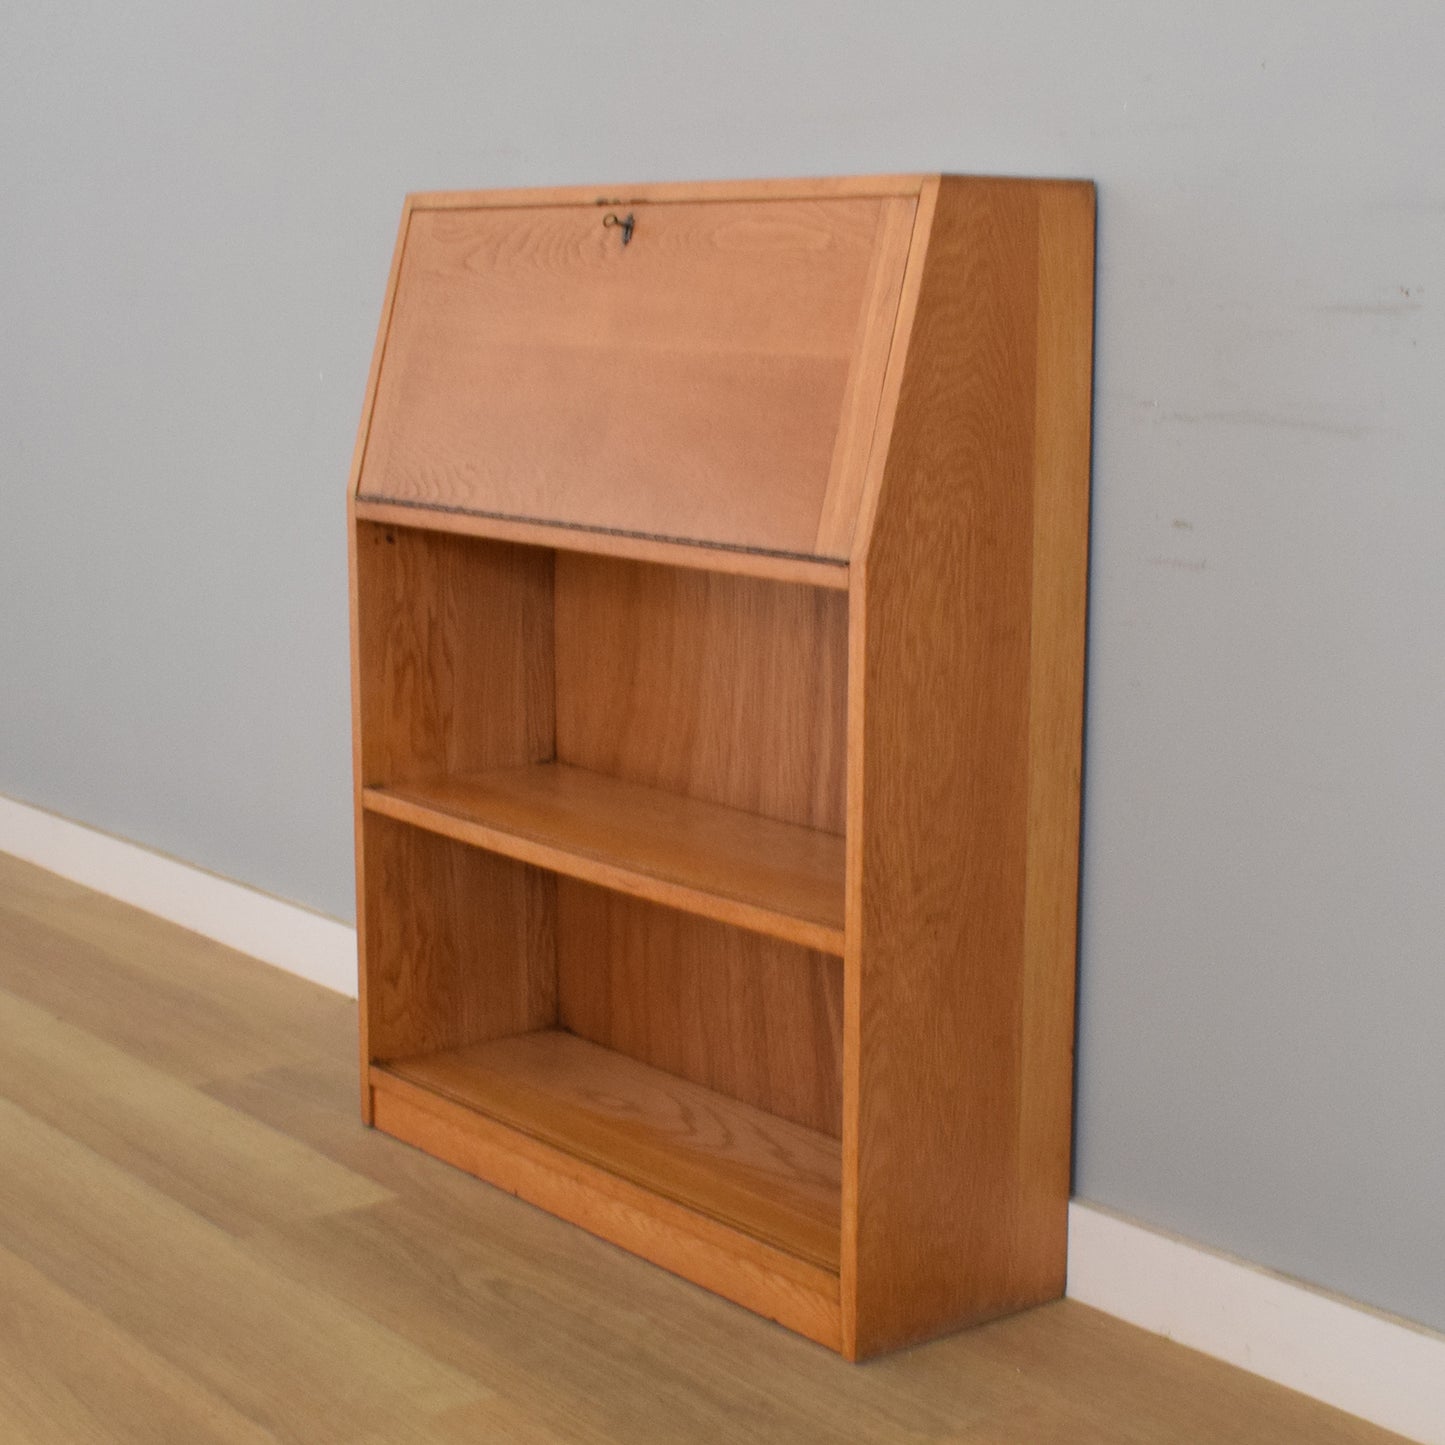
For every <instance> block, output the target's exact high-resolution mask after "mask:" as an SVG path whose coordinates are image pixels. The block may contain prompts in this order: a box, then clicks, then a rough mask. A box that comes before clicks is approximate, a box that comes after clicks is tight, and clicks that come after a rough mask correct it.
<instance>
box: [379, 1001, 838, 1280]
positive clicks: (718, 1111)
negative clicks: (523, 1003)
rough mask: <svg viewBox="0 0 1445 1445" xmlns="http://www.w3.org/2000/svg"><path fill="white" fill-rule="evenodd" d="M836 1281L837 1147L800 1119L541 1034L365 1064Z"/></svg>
mask: <svg viewBox="0 0 1445 1445" xmlns="http://www.w3.org/2000/svg"><path fill="white" fill-rule="evenodd" d="M397 1080H400V1081H402V1083H403V1084H410V1085H413V1086H415V1087H417V1088H420V1089H422V1090H425V1091H427V1092H428V1093H430V1094H433V1095H436V1096H439V1097H441V1098H443V1099H447V1100H450V1101H452V1102H453V1103H456V1104H461V1105H464V1106H465V1107H466V1108H467V1109H470V1110H473V1111H475V1112H476V1113H478V1114H483V1115H485V1116H487V1117H488V1118H490V1119H494V1120H496V1121H498V1122H500V1123H502V1124H505V1125H506V1126H507V1127H509V1128H511V1129H515V1130H517V1131H519V1132H521V1133H522V1134H525V1135H527V1136H528V1137H530V1138H533V1139H538V1140H541V1141H542V1142H543V1143H545V1144H549V1145H552V1146H553V1147H554V1148H558V1149H561V1150H563V1151H564V1152H566V1153H567V1154H570V1155H572V1156H574V1157H575V1158H577V1159H581V1160H583V1161H585V1162H586V1163H588V1164H591V1165H593V1166H595V1167H598V1168H601V1169H604V1170H606V1171H607V1172H609V1173H611V1174H616V1175H618V1176H620V1177H622V1178H623V1179H627V1180H629V1181H631V1182H632V1183H633V1184H637V1185H640V1186H642V1187H643V1188H644V1189H646V1190H649V1191H651V1192H652V1193H655V1194H658V1195H661V1196H662V1197H664V1198H666V1199H671V1200H673V1201H675V1202H676V1203H678V1204H682V1205H684V1206H686V1207H687V1208H689V1209H693V1210H696V1211H698V1212H699V1213H701V1214H703V1215H706V1216H707V1217H709V1218H711V1219H714V1220H717V1221H719V1222H721V1223H723V1224H725V1225H727V1226H729V1227H731V1228H733V1229H737V1230H740V1231H741V1232H743V1233H744V1234H747V1235H749V1236H751V1237H753V1238H754V1239H758V1240H761V1241H763V1242H764V1243H766V1244H769V1245H772V1246H773V1247H775V1248H777V1249H780V1250H782V1251H783V1252H785V1253H786V1254H789V1255H792V1256H795V1257H796V1258H798V1259H801V1260H804V1261H806V1262H808V1263H810V1264H814V1265H818V1266H821V1267H822V1268H824V1269H826V1270H828V1271H830V1272H833V1273H836V1272H837V1270H838V1258H839V1211H840V1207H841V1185H840V1177H841V1173H840V1171H841V1146H840V1145H839V1142H838V1140H836V1139H832V1138H830V1137H829V1136H828V1135H826V1134H821V1133H819V1132H817V1131H816V1130H813V1129H806V1128H804V1127H803V1126H802V1125H800V1124H793V1123H789V1122H788V1121H787V1120H785V1119H779V1118H776V1117H775V1116H773V1115H771V1114H767V1113H764V1112H763V1111H762V1110H760V1109H754V1108H752V1107H750V1106H749V1105H747V1104H741V1103H738V1102H737V1101H736V1100H734V1099H729V1098H727V1097H726V1096H724V1095H722V1094H718V1093H714V1092H713V1091H712V1090H711V1089H705V1088H702V1087H701V1086H700V1085H698V1084H692V1083H688V1082H687V1081H686V1080H684V1079H678V1078H674V1077H673V1076H672V1075H670V1074H665V1073H663V1072H661V1071H660V1070H658V1069H652V1068H648V1067H647V1066H646V1065H645V1064H639V1063H636V1062H634V1061H633V1060H631V1059H628V1058H625V1057H624V1056H623V1055H621V1054H616V1053H613V1052H612V1051H611V1050H609V1049H604V1048H599V1047H598V1046H597V1045H596V1044H591V1043H588V1042H586V1041H585V1040H583V1039H579V1038H577V1037H575V1036H574V1035H572V1034H568V1033H563V1032H561V1031H559V1030H554V1029H547V1030H543V1031H540V1032H536V1033H528V1034H521V1035H518V1036H514V1037H512V1038H506V1039H497V1040H494V1041H493V1042H491V1043H485V1044H473V1045H470V1046H468V1047H466V1048H460V1049H449V1050H446V1051H445V1052H441V1053H435V1054H429V1055H424V1056H422V1057H420V1058H412V1059H403V1060H399V1061H395V1062H391V1063H387V1064H377V1065H373V1066H372V1069H371V1082H372V1085H373V1087H374V1088H375V1089H376V1090H377V1091H378V1092H384V1091H385V1090H387V1089H388V1088H394V1087H395V1081H397Z"/></svg>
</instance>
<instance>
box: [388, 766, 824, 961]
mask: <svg viewBox="0 0 1445 1445" xmlns="http://www.w3.org/2000/svg"><path fill="white" fill-rule="evenodd" d="M362 801H363V805H364V807H365V808H366V809H367V811H369V812H372V813H378V814H382V815H384V816H386V817H389V818H393V819H395V820H396V821H398V822H401V823H406V824H410V825H412V826H413V827H418V828H423V829H425V830H427V831H429V832H432V833H437V834H440V835H441V836H443V837H447V838H452V839H455V840H456V841H458V842H461V843H467V844H470V845H472V846H474V847H479V848H484V849H486V850H488V851H490V852H493V853H499V854H501V855H503V856H505V857H508V858H515V859H517V860H518V861H520V862H523V863H530V864H533V865H535V866H537V867H541V868H547V869H550V870H552V871H553V872H557V873H562V874H565V875H567V876H568V877H572V878H578V879H581V880H582V881H584V882H587V883H595V884H598V885H600V886H602V887H604V888H610V889H613V890H615V891H617V892H621V893H627V894H631V895H632V896H634V897H638V898H644V899H647V900H649V901H650V902H653V903H661V904H664V905H666V906H668V907H672V908H677V909H681V910H682V911H684V912H688V913H695V914H698V915H700V916H702V917H704V918H711V919H716V920H717V921H719V922H721V923H730V924H733V925H735V926H737V927H739V928H746V929H751V930H752V931H754V932H757V933H762V934H766V935H768V936H769V937H773V938H779V939H783V940H785V941H787V942H789V943H796V944H800V945H802V946H803V947H806V948H813V949H817V950H819V951H821V952H824V953H831V954H835V955H841V954H842V952H843V896H844V881H843V880H844V849H843V839H842V838H841V837H840V836H839V835H838V834H836V833H828V832H824V831H822V830H820V829H816V828H805V827H801V826H799V825H798V824H795V823H784V822H780V821H778V820H777V819H774V818H766V817H762V816H760V815H758V814H754V813H746V812H743V811H741V810H739V809H737V808H729V807H724V806H722V805H720V804H718V803H710V802H705V801H703V800H701V799H698V798H690V797H686V796H683V795H681V794H677V793H670V792H666V791H664V790H662V789H658V788H648V787H642V786H639V785H638V784H635V783H629V782H624V781H622V780H621V779H618V778H613V777H609V776H606V775H604V774H601V773H594V772H590V771H588V770H586V769H583V768H575V767H571V766H568V765H567V764H565V763H533V764H530V765H527V766H525V767H515V768H499V769H495V770H493V771H490V772H484V773H475V774H470V775H467V776H463V777H444V778H434V779H429V780H425V781H420V782H408V783H399V784H394V785H392V786H389V787H384V788H382V787H368V788H365V789H363V791H362Z"/></svg>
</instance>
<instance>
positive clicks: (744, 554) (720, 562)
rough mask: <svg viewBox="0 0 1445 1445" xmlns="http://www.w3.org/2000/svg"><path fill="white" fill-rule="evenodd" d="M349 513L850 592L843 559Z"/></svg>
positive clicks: (457, 519)
mask: <svg viewBox="0 0 1445 1445" xmlns="http://www.w3.org/2000/svg"><path fill="white" fill-rule="evenodd" d="M351 510H352V513H353V516H354V518H355V520H357V521H362V522H384V523H386V524H387V525H389V526H393V527H417V528H424V529H425V530H427V531H432V532H447V533H449V534H451V535H452V536H457V537H487V538H491V539H493V540H496V541H501V542H520V543H522V544H523V545H525V546H531V547H557V548H560V549H561V550H563V551H569V552H583V553H587V554H589V555H591V556H598V557H629V558H631V559H633V560H634V561H638V562H660V563H663V564H664V565H665V566H668V567H689V568H693V569H697V570H700V571H704V572H724V573H730V574H732V575H734V576H738V577H765V578H767V579H768V580H770V581H774V582H806V583H808V584H809V585H811V586H813V587H831V588H834V589H835V590H837V591H839V592H846V591H847V590H848V563H847V561H846V560H844V559H841V558H819V557H785V556H782V555H781V554H775V553H772V552H749V551H748V550H747V549H746V548H742V547H710V546H708V545H706V544H705V543H702V542H688V541H679V542H669V541H662V540H660V539H658V538H656V537H635V536H630V535H628V534H626V533H623V532H603V531H599V530H598V529H597V528H595V527H570V526H562V525H559V524H557V523H552V522H518V521H515V520H513V519H510V518H507V517H485V516H481V515H479V514H478V513H476V512H454V511H449V510H448V509H446V508H444V507H431V506H418V505H414V504H411V505H409V504H406V503H400V502H368V501H359V502H352V504H351Z"/></svg>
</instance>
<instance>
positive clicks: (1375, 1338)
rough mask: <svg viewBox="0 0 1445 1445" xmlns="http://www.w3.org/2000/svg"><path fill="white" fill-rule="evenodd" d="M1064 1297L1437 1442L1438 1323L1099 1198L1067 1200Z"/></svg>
mask: <svg viewBox="0 0 1445 1445" xmlns="http://www.w3.org/2000/svg"><path fill="white" fill-rule="evenodd" d="M1068 1294H1069V1298H1070V1299H1076V1300H1078V1301H1079V1302H1080V1303H1081V1304H1086V1305H1092V1306H1093V1307H1094V1308H1095V1309H1099V1310H1103V1311H1104V1313H1105V1314H1110V1315H1115V1316H1117V1317H1118V1318H1119V1319H1121V1320H1127V1321H1128V1322H1129V1323H1130V1324H1134V1325H1139V1326H1140V1327H1141V1328H1143V1329H1146V1330H1148V1331H1150V1332H1151V1333H1152V1334H1156V1335H1163V1336H1165V1338H1166V1339H1171V1340H1177V1341H1178V1342H1179V1343H1180V1344H1181V1345H1188V1346H1189V1348H1190V1349H1193V1350H1198V1351H1200V1353H1201V1354H1206V1355H1212V1356H1214V1358H1215V1359H1217V1360H1224V1361H1225V1362H1226V1363H1228V1364H1231V1365H1237V1366H1239V1368H1240V1369H1242V1370H1248V1371H1249V1372H1250V1373H1251V1374H1254V1375H1262V1376H1263V1377H1264V1378H1265V1379H1266V1380H1273V1381H1274V1382H1275V1383H1276V1384H1280V1385H1285V1386H1287V1387H1288V1388H1289V1389H1291V1390H1298V1391H1299V1392H1300V1393H1301V1394H1304V1395H1312V1396H1313V1397H1314V1398H1315V1399H1317V1400H1322V1401H1323V1402H1324V1403H1325V1404H1327V1405H1333V1406H1335V1408H1336V1409H1339V1410H1344V1411H1346V1412H1348V1413H1349V1414H1351V1415H1358V1416H1360V1418H1361V1419H1364V1420H1368V1421H1370V1422H1371V1423H1372V1424H1375V1425H1380V1426H1383V1427H1384V1428H1385V1429H1387V1430H1394V1431H1395V1432H1397V1433H1398V1434H1400V1435H1404V1436H1405V1437H1406V1438H1407V1439H1410V1440H1418V1441H1422V1442H1425V1445H1445V1335H1440V1334H1436V1333H1435V1332H1434V1331H1433V1330H1427V1329H1425V1328H1424V1327H1423V1326H1420V1325H1415V1324H1412V1323H1410V1322H1409V1321H1408V1320H1402V1319H1399V1318H1397V1317H1396V1316H1393V1315H1387V1314H1383V1313H1381V1312H1379V1311H1376V1310H1372V1309H1370V1308H1368V1307H1367V1306H1365V1305H1361V1304H1357V1303H1355V1301H1353V1300H1348V1299H1344V1298H1342V1297H1341V1296H1339V1295H1332V1294H1328V1293H1326V1292H1325V1291H1323V1290H1317V1289H1314V1288H1312V1287H1311V1286H1310V1285H1307V1284H1302V1283H1301V1282H1300V1281H1299V1280H1295V1279H1289V1278H1287V1277H1285V1276H1284V1275H1279V1274H1275V1273H1273V1272H1272V1271H1270V1270H1267V1269H1261V1268H1260V1267H1259V1266H1258V1265H1253V1264H1249V1263H1247V1262H1246V1261H1244V1260H1240V1259H1235V1258H1232V1257H1231V1256H1229V1255H1226V1254H1221V1253H1217V1252H1216V1251H1214V1250H1211V1249H1206V1248H1205V1247H1204V1246H1203V1245H1199V1244H1194V1243H1192V1242H1191V1241H1189V1240H1184V1239H1178V1238H1175V1237H1174V1236H1172V1235H1169V1234H1163V1233H1160V1232H1159V1231H1157V1230H1153V1229H1149V1228H1146V1227H1145V1226H1144V1225H1141V1224H1136V1223H1135V1222H1134V1221H1132V1220H1128V1219H1124V1218H1121V1217H1120V1216H1119V1215H1117V1214H1113V1213H1111V1212H1109V1211H1108V1210H1104V1209H1100V1208H1098V1207H1097V1206H1096V1205H1092V1204H1085V1203H1083V1202H1082V1201H1080V1200H1077V1199H1076V1200H1074V1202H1073V1203H1072V1204H1070V1205H1069V1283H1068Z"/></svg>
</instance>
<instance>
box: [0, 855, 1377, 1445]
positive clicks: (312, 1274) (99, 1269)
mask: <svg viewBox="0 0 1445 1445" xmlns="http://www.w3.org/2000/svg"><path fill="white" fill-rule="evenodd" d="M355 1030H356V1014H355V1005H354V1004H352V1003H350V1002H349V1001H348V1000H345V999H342V998H339V997H337V996H336V995H333V994H329V993H327V992H326V991H325V990H323V989H320V988H318V987H316V986H314V985H312V984H308V983H305V982H302V981H301V980H298V979H294V978H291V977H288V976H287V975H284V974H282V973H280V972H278V971H277V970H275V969H271V968H268V967H266V966H265V965H264V964H260V963H256V962H254V961H253V960H250V959H247V958H244V957H242V956H241V955H239V954H236V953H233V952H231V951H229V950H227V949H224V948H222V947H220V946H219V945H217V944H214V943H210V942H207V941H206V940H204V939H201V938H198V937H196V936H195V935H194V934H189V933H186V932H185V931H184V930H182V929H179V928H176V927H174V926H172V925H170V924H167V923H163V922H161V921H159V920H157V919H154V918H151V917H149V916H147V915H145V914H143V913H140V912H138V911H137V910H135V909H131V908H128V907H126V906H124V905H123V904H119V903H116V902H114V901H112V900H110V899H106V898H103V897H101V896H100V895H98V894H95V893H91V892H88V891H87V890H85V889H82V888H79V887H77V886H75V885H73V884H70V883H68V882H65V881H64V880H62V879H59V878H57V877H55V876H53V875H51V874H47V873H44V872H42V871H40V870H39V869H36V868H32V867H30V866H29V865H27V864H24V863H20V862H17V861H15V860H13V859H9V858H6V857H4V856H3V855H0V1439H3V1440H5V1441H6V1442H7V1445H8V1442H10V1441H15V1442H17V1445H52V1442H57V1445H59V1442H65V1445H90V1442H92V1441H94V1442H144V1445H168V1442H172V1441H174V1442H177V1445H206V1442H213V1441H214V1442H224V1445H252V1442H277V1445H284V1442H298V1445H301V1442H304V1445H463V1442H467V1445H471V1442H486V1445H534V1442H535V1445H543V1442H553V1441H557V1442H566V1445H614V1442H615V1445H633V1442H639V1441H643V1442H646V1441H673V1442H692V1441H698V1442H709V1445H712V1442H733V1441H737V1442H755V1441H759V1442H804V1441H806V1442H819V1445H822V1442H829V1445H833V1442H860V1445H874V1442H876V1445H884V1442H887V1445H1066V1442H1067V1445H1105V1442H1107V1445H1173V1442H1178V1445H1225V1442H1228V1445H1244V1442H1250V1445H1271V1442H1301V1445H1305V1442H1308V1445H1383V1442H1386V1441H1390V1440H1396V1439H1398V1437H1396V1436H1393V1435H1389V1434H1387V1433H1386V1432H1385V1431H1382V1430H1378V1429H1375V1428H1374V1427H1372V1426H1369V1425H1366V1424H1363V1423H1362V1422H1360V1421H1357V1420H1354V1419H1352V1418H1350V1417H1348V1416H1346V1415H1342V1414H1340V1413H1339V1412H1337V1411H1334V1410H1330V1409H1328V1408H1327V1407H1325V1406H1323V1405H1320V1404H1318V1403H1316V1402H1314V1401H1312V1400H1308V1399H1306V1398H1304V1397H1303V1396H1300V1395H1296V1394H1293V1393H1291V1392H1290V1391H1287V1390H1284V1389H1281V1388H1279V1387H1278V1386H1275V1385H1271V1384H1268V1383H1266V1382H1264V1381H1262V1380H1258V1379H1256V1378H1254V1377H1253V1376H1250V1375H1247V1374H1244V1373H1242V1372H1241V1371H1238V1370H1235V1369H1232V1368H1231V1367H1229V1366H1227V1365H1222V1364H1219V1363H1218V1362H1216V1361H1213V1360H1209V1359H1206V1358H1205V1357H1204V1356H1202V1355H1198V1354H1195V1353H1194V1352H1192V1351H1189V1350H1186V1349H1183V1348H1182V1347H1180V1346H1178V1345H1174V1344H1171V1343H1169V1342H1168V1341H1165V1340H1162V1339H1158V1338H1156V1337H1155V1336H1152V1335H1149V1334H1146V1333H1145V1332H1143V1331H1141V1330H1136V1329H1134V1328H1132V1327H1130V1326H1128V1325H1125V1324H1122V1323H1120V1322H1119V1321H1117V1320H1113V1319H1110V1318H1109V1317H1108V1316H1106V1315H1102V1314H1099V1313H1097V1312H1095V1311H1093V1310H1089V1309H1087V1308H1085V1307H1084V1306H1082V1305H1077V1304H1074V1303H1072V1302H1068V1301H1065V1302H1061V1303H1059V1304H1056V1305H1050V1306H1047V1307H1045V1308H1043V1309H1040V1310H1034V1311H1032V1312H1030V1313H1028V1314H1025V1315H1021V1316H1016V1317H1014V1318H1013V1319H1009V1320H1003V1321H1000V1322H998V1323H995V1324H992V1325H987V1326H985V1327H983V1328H981V1329H977V1330H973V1331H970V1332H968V1333H965V1334H960V1335H957V1336H954V1337H953V1338H951V1339H946V1340H942V1341H939V1342H936V1343H934V1344H931V1345H926V1346H922V1347H920V1348H918V1349H914V1350H909V1351H906V1352H904V1353H902V1354H898V1355H894V1356H892V1357H889V1358H887V1359H883V1360H878V1361H875V1362H873V1363H871V1364H868V1365H862V1366H850V1365H847V1364H844V1363H843V1362H842V1361H841V1360H839V1359H837V1358H836V1357H834V1356H833V1355H831V1354H829V1353H828V1352H827V1351H825V1350H822V1349H820V1348H818V1347H816V1346H814V1345H811V1344H809V1343H807V1342H806V1341H804V1340H801V1339H798V1338H796V1337H794V1336H792V1335H790V1334H788V1333H787V1332H785V1331H783V1330H781V1329H779V1328H778V1327H776V1326H774V1325H770V1324H768V1323H767V1322H765V1321H763V1320H760V1319H757V1318H755V1317H754V1316H752V1315H750V1314H748V1313H746V1312H745V1311H743V1310H740V1309H737V1308H735V1307H734V1306H732V1305H729V1304H727V1303H725V1302H724V1301H722V1300H719V1299H716V1298H714V1297H713V1296H711V1295H708V1294H706V1293H704V1292H703V1291H701V1290H698V1289H696V1288H694V1287H693V1286H691V1285H688V1284H685V1283H683V1282H682V1281H681V1280H678V1279H675V1278H673V1277H672V1276H670V1275H668V1274H666V1273H664V1272H663V1271H661V1270H658V1269H654V1268H653V1267H651V1266H649V1265H646V1264H643V1263H641V1262H640V1261H637V1260H634V1259H632V1258H631V1257H629V1256H627V1255H625V1254H623V1253H622V1252H621V1251H619V1250H616V1249H614V1248H612V1247H611V1246H609V1245H606V1244H603V1243H601V1242H599V1241H597V1240H595V1239H592V1238H591V1237H590V1236H588V1235H586V1234H583V1233H581V1232H580V1231H578V1230H575V1229H572V1228H571V1227H569V1226H567V1225H565V1224H562V1223H560V1222H559V1221H557V1220H554V1219H552V1218H550V1217H549V1216H547V1215H544V1214H542V1213H540V1212H539V1211H537V1210H535V1209H532V1208H530V1207H529V1206H527V1205H525V1204H522V1203H519V1202H518V1201H517V1200H515V1199H512V1198H510V1197H509V1196H507V1195H505V1194H502V1193H500V1192H499V1191H497V1190H494V1189H491V1188H488V1187H487V1186H486V1185H484V1184H481V1183H479V1182H477V1181H476V1180H473V1179H470V1178H468V1177H467V1176H465V1175H462V1174H460V1173H458V1172H456V1171H455V1170H452V1169H449V1168H447V1167H446V1166H445V1165H442V1164H439V1163H437V1162H436V1161H434V1160H431V1159H428V1158H426V1157H425V1156H423V1155H421V1154H419V1153H417V1152H415V1151H414V1150H411V1149H408V1148H406V1147H405V1146H404V1145H401V1144H397V1143H395V1142H394V1141H392V1140H390V1139H386V1138H384V1137H382V1136H380V1135H377V1134H374V1133H372V1132H369V1131H368V1130H366V1129H363V1128H362V1126H361V1124H360V1122H359V1120H358V1118H357V1114H356V1081H355V1057H356V1053H355Z"/></svg>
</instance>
